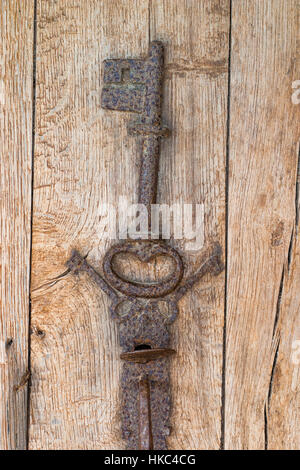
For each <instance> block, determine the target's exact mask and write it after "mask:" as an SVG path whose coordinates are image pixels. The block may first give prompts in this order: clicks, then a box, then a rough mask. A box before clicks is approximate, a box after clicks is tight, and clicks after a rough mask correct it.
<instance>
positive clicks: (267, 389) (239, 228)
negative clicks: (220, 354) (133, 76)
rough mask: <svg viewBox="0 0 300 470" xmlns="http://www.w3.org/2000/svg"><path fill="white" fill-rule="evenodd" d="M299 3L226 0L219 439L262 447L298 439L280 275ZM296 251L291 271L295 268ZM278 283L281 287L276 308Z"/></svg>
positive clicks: (284, 260)
mask: <svg viewBox="0 0 300 470" xmlns="http://www.w3.org/2000/svg"><path fill="white" fill-rule="evenodd" d="M298 8H299V2H298V1H294V0H288V1H283V0H273V1H271V2H270V1H267V0H255V1H248V0H242V1H238V0H233V2H232V55H231V57H232V60H231V105H230V143H229V144H230V147H229V148H230V168H229V204H228V207H229V209H228V210H229V220H228V292H227V299H228V304H227V350H226V395H225V396H226V413H225V447H226V448H228V449H264V448H267V446H268V440H269V441H270V446H271V447H274V446H276V445H277V446H279V447H280V448H281V447H284V446H285V445H286V446H287V447H294V446H295V445H296V440H297V439H298V438H296V437H295V436H296V434H295V433H296V429H295V428H294V429H293V431H292V430H291V428H292V427H293V423H294V419H295V418H293V420H291V422H290V423H289V425H288V424H287V423H288V420H289V417H290V416H292V414H293V413H295V412H296V410H295V407H296V392H295V391H294V392H292V391H291V389H290V388H289V383H290V382H291V380H292V375H293V374H294V370H295V368H294V367H293V365H292V363H291V361H290V351H291V347H292V342H293V339H294V335H296V334H297V333H296V330H295V327H296V323H297V322H298V320H297V318H298V315H299V306H298V304H299V299H298V295H297V296H296V297H294V295H295V289H296V285H297V282H298V281H297V280H296V277H295V278H294V280H293V281H288V280H286V276H287V265H288V260H289V246H290V240H291V235H292V232H293V230H294V231H295V182H296V171H297V159H298V158H297V155H298V141H299V106H298V107H297V106H295V105H294V104H293V103H292V101H291V94H292V82H293V80H296V79H297V78H298V76H297V73H298V74H299V69H298V70H297V68H296V64H297V61H296V58H297V34H298V31H299V24H298V20H297V18H298V13H299V10H298ZM298 54H299V51H298ZM296 253H297V252H293V255H292V256H293V257H292V260H293V261H292V266H291V267H290V269H291V271H290V275H291V276H293V275H294V276H297V270H298V267H297V266H296V260H297V254H296ZM282 286H284V291H285V292H287V290H289V294H288V293H286V294H285V298H284V303H283V304H282V310H281V309H280V295H281V287H282ZM289 299H290V300H289ZM278 319H279V321H278ZM292 326H293V329H292V330H291V331H290V329H289V328H290V327H292ZM279 341H280V344H279ZM278 345H279V355H278V357H277V351H278ZM276 361H277V362H276ZM288 361H290V362H289V363H288ZM280 371H281V373H282V374H284V376H285V378H284V377H283V375H281V373H280ZM298 386H299V385H297V386H296V387H298ZM285 393H287V395H285ZM284 395H285V396H284ZM297 396H298V400H299V391H298V395H297ZM280 405H282V409H281V407H280ZM284 415H285V416H284ZM286 431H288V432H289V435H286V436H285V441H286V442H285V443H284V437H283V436H284V434H285V432H286ZM276 436H277V437H276Z"/></svg>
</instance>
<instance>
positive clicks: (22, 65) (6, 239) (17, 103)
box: [0, 0, 34, 450]
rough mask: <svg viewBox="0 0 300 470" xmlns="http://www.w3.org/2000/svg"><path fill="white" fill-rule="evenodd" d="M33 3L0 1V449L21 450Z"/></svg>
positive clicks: (24, 434) (24, 398) (25, 362)
mask: <svg viewBox="0 0 300 470" xmlns="http://www.w3.org/2000/svg"><path fill="white" fill-rule="evenodd" d="M33 4H34V2H33V1H28V2H26V5H25V3H24V2H22V1H21V0H19V1H14V2H9V1H5V0H1V2H0V12H1V13H0V44H1V46H0V50H1V53H0V56H1V59H0V60H1V62H0V63H1V67H0V155H1V172H0V176H1V199H0V206H1V207H0V214H1V296H0V302H1V312H0V332H1V344H0V348H1V349H0V396H1V399H0V448H1V449H5V450H10V449H24V448H26V437H27V387H28V384H27V382H28V381H27V380H26V378H28V377H27V375H26V372H27V367H28V324H29V266H30V225H31V222H30V219H31V155H32V150H31V145H32V139H31V137H32V74H33Z"/></svg>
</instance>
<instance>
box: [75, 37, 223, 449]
mask: <svg viewBox="0 0 300 470" xmlns="http://www.w3.org/2000/svg"><path fill="white" fill-rule="evenodd" d="M162 78H163V45H162V44H161V43H160V42H157V41H155V42H152V43H151V44H150V50H149V55H148V57H147V58H146V59H144V60H137V59H111V60H106V61H105V62H104V87H103V91H102V107H103V108H106V109H115V110H118V111H132V112H134V113H137V114H138V118H137V119H135V120H133V121H132V122H131V123H130V124H129V129H128V130H129V134H130V135H134V136H138V137H140V138H141V139H142V143H143V145H142V159H141V170H140V187H139V202H140V203H141V204H144V205H145V206H146V207H147V209H148V214H149V219H150V215H151V204H153V203H155V202H156V189H157V174H158V160H159V151H160V139H161V138H162V137H163V136H166V135H167V134H168V130H167V129H166V128H164V127H163V126H162V125H161V105H162ZM120 253H125V254H126V253H127V254H128V253H133V254H135V255H136V256H137V257H138V258H139V259H140V260H142V261H146V262H147V261H150V260H151V259H153V258H155V257H156V256H160V255H164V256H167V257H169V258H171V259H172V261H173V263H172V264H173V266H174V268H173V271H172V272H171V273H170V274H169V276H168V277H167V279H163V280H161V281H157V282H152V283H147V282H137V281H130V280H128V279H127V278H125V277H124V276H122V275H121V274H120V273H118V272H117V271H116V269H115V266H114V263H113V261H114V259H115V258H116V257H117V256H118V255H119V254H120ZM199 264H200V268H199V269H198V271H197V272H196V273H195V274H194V275H192V276H191V277H189V278H187V279H184V280H183V278H184V276H183V275H184V264H183V260H182V257H181V255H180V254H179V252H178V251H177V250H176V249H175V248H173V247H171V246H170V245H168V244H167V243H166V242H164V241H163V240H151V239H146V238H145V237H144V238H143V237H141V239H138V240H127V241H123V242H122V243H118V244H116V245H113V246H112V247H111V248H110V249H109V250H108V251H107V253H106V254H105V256H104V260H103V275H100V274H99V273H98V272H96V271H95V270H94V269H93V268H92V266H90V265H89V263H88V262H87V260H86V259H85V258H84V257H82V256H81V255H80V254H79V253H78V252H76V251H73V253H72V256H71V258H70V260H69V261H68V262H67V266H68V268H69V269H70V271H72V272H73V273H75V274H76V273H79V272H80V271H86V272H87V273H89V275H90V276H91V277H92V278H93V279H94V280H95V282H96V283H97V284H98V285H99V287H100V288H101V289H102V290H103V291H104V292H105V293H106V294H107V295H108V297H109V298H110V300H111V306H110V311H111V314H112V317H113V318H114V319H115V320H116V321H118V322H119V336H120V345H121V348H122V354H121V358H122V359H123V360H124V365H123V371H122V379H121V386H122V403H123V404H122V435H123V438H124V439H126V441H127V448H128V449H141V450H142V449H143V450H145V449H157V450H160V449H165V448H166V436H168V434H169V414H170V390H169V357H170V356H171V355H173V354H174V353H175V351H174V350H173V349H171V348H170V335H169V326H170V324H171V323H172V322H173V321H174V320H175V318H176V316H177V313H178V301H179V300H180V299H181V297H182V296H183V295H184V294H185V293H186V292H187V290H189V289H190V288H191V287H192V286H193V285H194V284H195V283H196V282H198V281H199V279H201V277H202V276H204V275H205V274H206V273H211V274H213V275H217V274H219V273H220V272H221V271H222V270H223V265H222V262H221V248H220V246H219V245H218V244H217V243H215V244H211V245H210V246H209V247H208V248H207V249H206V250H204V252H203V253H202V255H201V259H200V260H199Z"/></svg>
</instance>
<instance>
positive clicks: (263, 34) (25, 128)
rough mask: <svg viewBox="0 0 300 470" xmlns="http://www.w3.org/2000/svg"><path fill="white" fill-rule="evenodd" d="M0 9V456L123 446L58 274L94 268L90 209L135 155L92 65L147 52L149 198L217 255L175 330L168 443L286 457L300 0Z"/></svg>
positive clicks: (116, 185) (298, 331)
mask: <svg viewBox="0 0 300 470" xmlns="http://www.w3.org/2000/svg"><path fill="white" fill-rule="evenodd" d="M0 4H1V13H0V18H1V28H0V35H1V44H2V46H1V47H2V54H1V57H2V58H1V67H0V109H1V113H0V120H1V124H2V125H1V127H0V133H1V138H0V151H1V163H2V164H1V196H2V197H1V235H2V237H1V240H2V251H1V253H2V263H1V266H2V273H1V279H2V283H1V286H2V295H1V308H2V309H1V316H0V318H1V353H0V371H1V374H0V380H1V405H0V421H1V428H0V430H1V431H0V432H1V434H0V442H1V448H2V449H24V448H28V449H124V448H125V443H124V441H123V440H122V438H121V433H120V398H121V397H120V371H121V361H120V358H119V354H120V348H119V342H118V328H117V325H116V324H115V323H114V322H113V321H112V319H111V317H110V315H109V311H108V301H107V299H106V297H105V295H104V294H103V293H102V292H101V291H100V290H99V288H98V287H97V286H96V285H95V284H94V283H93V282H91V281H90V280H89V279H88V277H85V276H81V277H80V278H78V277H74V276H72V275H71V274H70V273H69V272H68V271H67V270H66V266H65V263H66V261H67V259H68V258H69V256H70V253H71V250H72V249H73V248H77V249H78V250H80V252H81V253H82V254H84V255H87V256H88V260H89V261H90V262H91V264H92V265H93V266H94V267H95V268H96V269H97V268H98V269H100V268H101V260H102V258H103V255H104V253H105V251H106V250H107V248H108V247H109V246H110V245H111V241H109V240H107V239H104V237H103V230H104V226H103V223H102V220H101V211H100V204H101V203H103V202H105V203H109V204H112V205H117V204H118V202H119V198H120V196H122V195H126V196H128V197H130V198H131V201H132V202H136V200H137V185H138V176H139V147H138V144H137V142H136V140H135V139H134V138H132V137H130V136H128V134H127V130H126V125H127V123H128V120H129V113H112V112H107V111H105V110H103V109H102V108H101V98H100V97H101V89H102V84H103V83H102V72H103V71H102V67H103V60H104V59H106V58H110V57H113V58H125V57H142V56H145V55H146V54H147V51H148V46H149V42H150V41H152V40H160V41H162V42H163V43H164V45H165V49H166V54H165V79H164V108H163V119H164V123H165V124H166V125H168V127H169V128H170V129H171V130H172V133H171V136H170V137H169V138H168V139H166V140H164V141H163V143H162V148H161V159H160V173H159V194H158V200H159V201H161V202H165V203H167V204H173V203H177V202H184V203H190V204H195V203H199V204H203V207H204V220H205V228H204V235H205V242H208V241H210V240H215V241H218V242H219V243H220V245H221V246H222V249H223V259H224V262H225V271H224V272H223V273H222V274H221V275H220V276H218V277H213V276H210V275H208V276H206V277H205V278H204V279H203V280H202V281H201V282H200V283H198V284H197V285H196V286H195V287H194V288H193V290H192V291H191V292H190V293H189V294H188V295H187V296H186V297H185V298H183V299H182V300H181V302H180V313H179V317H178V319H177V321H176V322H175V323H174V325H173V327H172V347H174V349H176V351H177V355H176V356H174V358H173V359H172V362H171V394H172V403H173V405H172V416H171V424H172V432H171V434H170V436H169V438H168V446H169V448H170V449H220V448H221V449H297V448H299V445H300V437H299V436H300V432H299V431H300V429H299V409H300V408H299V405H300V403H299V400H300V389H299V364H300V320H299V314H300V264H299V261H300V242H299V235H298V229H299V109H300V92H299V89H300V67H299V44H300V42H299V39H300V38H299V34H300V27H299V26H300V22H299V18H300V2H299V0H231V1H230V0H205V1H204V0H122V1H121V0H85V1H82V0H57V1H54V0H53V1H52V0H27V1H26V2H24V1H21V0H13V1H8V0H1V1H0ZM184 241H185V240H180V241H178V242H177V241H176V243H178V245H179V246H182V244H184ZM174 243H175V241H174ZM200 255H201V250H200V249H199V250H198V251H194V252H188V253H187V261H188V263H187V265H188V270H187V274H190V273H192V272H193V271H194V270H195V269H196V268H197V266H198V264H197V263H199V259H200ZM131 268H132V269H136V267H135V266H134V265H131ZM159 271H160V267H159V266H157V267H156V275H159Z"/></svg>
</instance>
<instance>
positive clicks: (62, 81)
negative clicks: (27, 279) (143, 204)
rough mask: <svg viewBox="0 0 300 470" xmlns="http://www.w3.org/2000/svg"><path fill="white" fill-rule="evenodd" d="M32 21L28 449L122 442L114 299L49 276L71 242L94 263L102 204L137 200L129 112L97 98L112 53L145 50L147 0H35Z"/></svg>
mask: <svg viewBox="0 0 300 470" xmlns="http://www.w3.org/2000/svg"><path fill="white" fill-rule="evenodd" d="M37 20H38V24H37V28H38V30H37V108H36V130H37V142H36V152H35V187H34V220H33V225H34V229H33V253H32V255H33V277H32V330H33V335H32V353H31V357H32V392H31V425H30V448H31V449H38V448H44V449H71V448H74V449H101V448H102V449H116V448H123V447H124V443H123V442H122V440H121V436H120V415H119V406H120V391H119V389H120V387H119V375H120V365H121V364H120V359H119V352H120V351H119V346H118V337H117V327H116V325H115V324H114V323H113V321H112V319H111V317H110V315H109V312H108V304H109V303H108V301H107V298H106V297H105V295H104V294H103V293H102V292H101V291H99V288H98V287H96V286H95V285H94V284H93V283H92V282H91V281H90V280H89V279H88V278H87V277H86V278H84V277H83V276H82V277H80V279H76V278H74V277H73V276H62V277H61V278H59V279H56V278H57V276H59V275H60V274H62V273H64V272H65V262H66V260H67V259H68V257H69V256H70V252H71V249H72V248H74V247H75V248H77V249H78V250H80V251H81V253H82V254H86V253H88V252H89V257H88V259H89V261H90V263H91V264H92V265H93V266H94V267H95V268H100V266H101V262H102V258H103V254H104V252H105V250H106V249H107V247H108V246H109V244H111V242H108V241H107V240H104V239H103V237H102V230H103V229H102V230H101V228H100V225H101V224H100V216H101V212H100V205H101V203H112V204H116V203H117V202H118V200H119V196H121V195H126V196H127V197H128V199H129V200H130V199H131V197H132V198H133V199H135V200H136V194H137V178H138V169H139V168H138V160H139V154H138V150H137V146H136V143H135V139H133V138H132V137H129V136H128V135H127V130H126V125H127V123H128V119H129V115H128V114H126V113H125V114H122V113H112V112H108V111H103V110H102V109H101V106H100V96H101V88H102V80H101V76H102V61H103V60H104V59H106V58H108V57H115V58H117V57H126V56H132V57H139V56H141V55H143V54H144V55H145V54H147V52H148V1H138V0H134V1H129V2H116V1H113V2H112V1H111V0H104V1H101V2H99V1H97V0H92V1H89V2H82V1H80V0H60V1H59V2H43V1H38V8H37ZM135 159H136V160H135ZM131 195H132V196H131Z"/></svg>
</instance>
